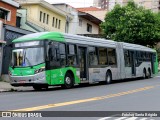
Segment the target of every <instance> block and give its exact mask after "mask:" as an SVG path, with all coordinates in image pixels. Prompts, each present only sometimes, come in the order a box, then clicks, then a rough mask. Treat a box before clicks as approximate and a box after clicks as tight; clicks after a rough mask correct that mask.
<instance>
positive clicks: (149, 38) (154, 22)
mask: <svg viewBox="0 0 160 120" xmlns="http://www.w3.org/2000/svg"><path fill="white" fill-rule="evenodd" d="M101 29H102V31H103V32H104V35H105V37H106V38H109V39H113V40H115V41H122V42H129V43H135V44H141V45H145V46H151V47H153V46H154V45H155V44H156V43H157V42H158V41H160V14H157V13H153V12H151V11H150V10H146V9H144V8H143V7H138V6H137V5H136V4H135V3H134V2H132V1H131V2H128V4H127V5H126V6H123V7H121V6H120V5H116V6H115V7H114V9H113V10H112V11H110V12H108V13H107V14H106V17H105V22H103V23H102V24H101Z"/></svg>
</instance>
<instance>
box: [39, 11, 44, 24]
mask: <svg viewBox="0 0 160 120" xmlns="http://www.w3.org/2000/svg"><path fill="white" fill-rule="evenodd" d="M42 14H43V13H42V11H40V16H39V21H40V22H41V21H42Z"/></svg>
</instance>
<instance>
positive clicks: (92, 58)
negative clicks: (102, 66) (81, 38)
mask: <svg viewBox="0 0 160 120" xmlns="http://www.w3.org/2000/svg"><path fill="white" fill-rule="evenodd" d="M88 54H89V65H98V55H97V51H96V48H95V47H89V48H88Z"/></svg>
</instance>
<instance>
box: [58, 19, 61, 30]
mask: <svg viewBox="0 0 160 120" xmlns="http://www.w3.org/2000/svg"><path fill="white" fill-rule="evenodd" d="M60 28H61V20H59V24H58V29H60Z"/></svg>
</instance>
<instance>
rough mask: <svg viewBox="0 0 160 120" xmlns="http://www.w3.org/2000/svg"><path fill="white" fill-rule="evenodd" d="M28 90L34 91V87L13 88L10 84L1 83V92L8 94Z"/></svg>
mask: <svg viewBox="0 0 160 120" xmlns="http://www.w3.org/2000/svg"><path fill="white" fill-rule="evenodd" d="M27 90H33V88H32V87H23V86H22V87H13V86H11V85H10V83H8V82H3V81H0V92H6V91H27Z"/></svg>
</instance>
